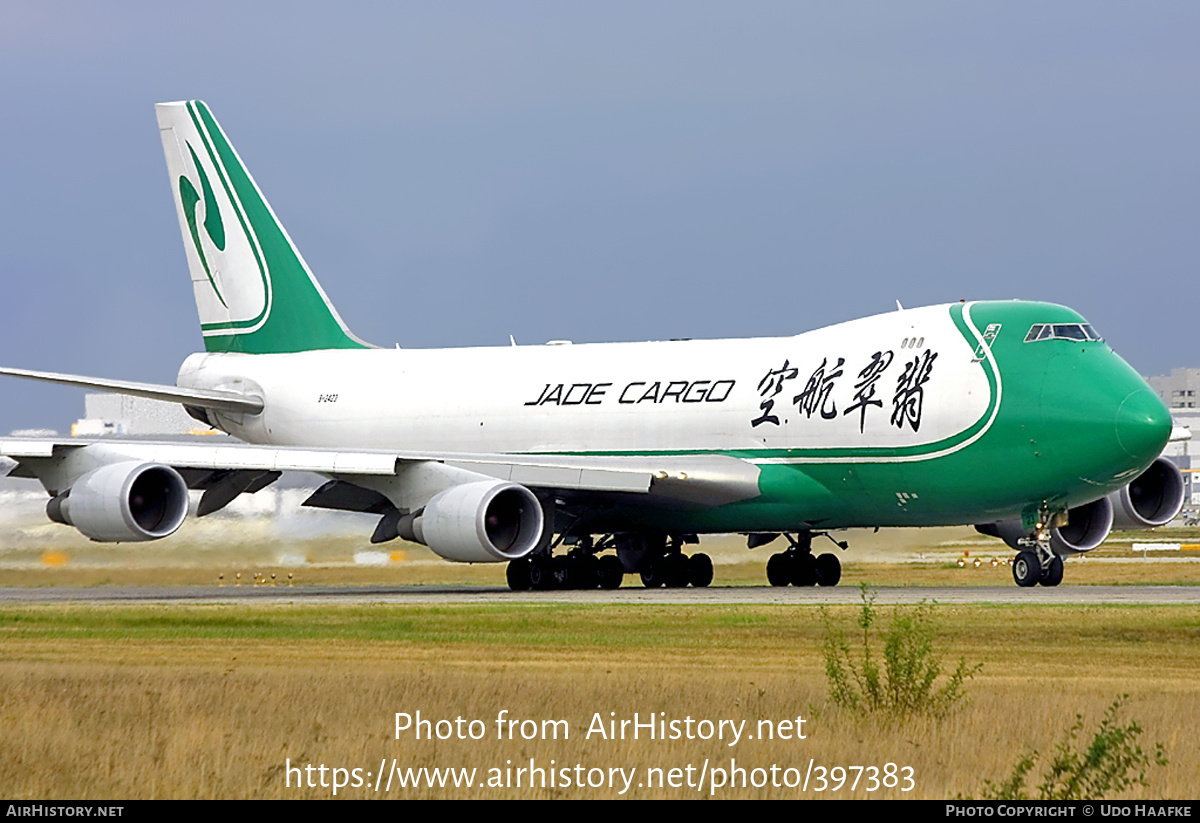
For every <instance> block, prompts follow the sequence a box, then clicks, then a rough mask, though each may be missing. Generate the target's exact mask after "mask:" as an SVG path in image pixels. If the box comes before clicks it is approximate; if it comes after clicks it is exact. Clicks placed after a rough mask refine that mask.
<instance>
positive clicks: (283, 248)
mask: <svg viewBox="0 0 1200 823" xmlns="http://www.w3.org/2000/svg"><path fill="white" fill-rule="evenodd" d="M155 111H156V113H157V115H158V128H159V132H160V134H161V136H162V142H163V151H164V152H165V154H166V156H167V170H168V171H169V172H170V177H171V193H172V195H173V196H174V198H175V210H176V212H177V213H178V216H179V226H180V229H181V230H182V232H183V245H184V248H185V250H186V252H187V259H188V269H189V272H190V274H191V278H192V288H193V290H194V292H195V297H196V310H197V312H198V313H199V315H200V328H201V332H202V333H203V335H204V346H205V348H206V349H207V350H208V351H210V352H246V353H248V354H277V353H283V352H297V351H309V350H313V349H346V348H366V347H367V344H365V343H363V342H362V341H361V340H359V339H358V338H357V337H355V336H354V335H353V334H352V333H351V332H350V330H349V329H348V328H346V324H345V323H343V322H342V319H341V318H340V317H339V316H338V313H337V311H336V310H335V309H334V308H333V304H331V303H330V302H329V298H328V297H326V295H325V292H324V291H323V290H322V289H321V286H320V284H319V283H317V280H316V278H315V277H313V275H312V272H311V271H309V268H308V265H307V264H306V263H305V262H304V258H303V257H301V256H300V252H299V251H298V250H297V249H296V247H295V245H294V244H293V243H292V240H291V238H290V237H288V234H287V231H285V230H284V228H283V225H282V224H281V223H280V222H279V220H278V218H276V216H275V212H274V211H272V210H271V206H270V205H269V204H268V203H267V200H266V198H265V197H263V195H262V192H261V191H259V188H258V186H257V184H255V182H254V179H253V178H252V177H251V176H250V172H248V171H247V170H246V167H245V165H244V164H243V163H242V160H241V158H240V157H238V154H237V152H236V151H235V150H234V148H233V145H232V144H231V143H230V142H229V140H228V138H226V136H225V132H223V131H222V130H221V127H220V126H219V125H218V124H217V121H216V120H215V119H214V118H213V116H212V113H211V112H210V111H209V110H208V107H207V106H206V105H205V104H204V103H202V102H200V101H198V100H193V101H188V102H178V103H159V104H158V105H157V106H155Z"/></svg>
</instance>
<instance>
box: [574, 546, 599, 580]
mask: <svg viewBox="0 0 1200 823" xmlns="http://www.w3.org/2000/svg"><path fill="white" fill-rule="evenodd" d="M599 585H600V561H599V560H598V559H597V558H596V556H595V555H594V554H587V555H582V556H579V557H573V558H571V588H574V589H594V588H596V587H598V586H599Z"/></svg>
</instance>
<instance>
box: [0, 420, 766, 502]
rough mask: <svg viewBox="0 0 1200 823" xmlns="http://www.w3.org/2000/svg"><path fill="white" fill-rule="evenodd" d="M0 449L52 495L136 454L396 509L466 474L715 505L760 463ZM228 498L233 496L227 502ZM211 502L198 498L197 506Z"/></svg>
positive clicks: (101, 446)
mask: <svg viewBox="0 0 1200 823" xmlns="http://www.w3.org/2000/svg"><path fill="white" fill-rule="evenodd" d="M0 455H4V456H7V457H9V458H11V459H13V460H15V461H16V462H17V464H18V465H17V467H16V468H14V469H13V470H12V471H10V473H9V474H10V475H12V476H25V477H30V476H35V477H37V478H38V479H40V480H41V481H42V483H43V485H45V486H46V488H47V490H49V491H50V492H51V493H52V494H57V493H59V492H61V491H64V490H66V489H70V488H71V487H72V486H74V485H75V483H76V482H77V481H78V480H79V478H80V477H82V476H83V475H85V474H87V473H88V472H91V471H94V470H95V469H97V468H100V467H103V466H109V465H113V464H118V463H127V462H137V463H153V464H159V465H163V466H170V467H171V468H173V469H175V470H177V471H179V472H180V473H181V474H182V476H183V477H184V479H185V481H186V482H187V485H188V486H189V487H190V488H204V489H208V488H210V487H211V485H212V484H213V483H214V482H218V481H221V480H225V481H227V482H229V481H228V478H229V477H231V476H233V475H235V474H236V475H239V477H240V480H241V481H247V482H248V484H249V485H248V486H247V488H245V489H243V490H245V491H254V490H257V488H262V486H263V485H265V483H264V484H262V485H258V486H257V488H251V486H253V485H254V484H255V483H256V482H261V481H256V480H254V478H258V477H259V476H262V475H267V474H273V475H274V476H273V477H271V479H270V481H268V482H272V481H273V480H274V479H276V478H277V477H278V473H280V472H284V471H306V472H315V473H318V474H323V475H326V476H328V477H331V478H334V479H335V480H337V481H340V482H344V483H350V484H354V485H363V486H365V487H367V488H371V489H375V490H377V491H378V490H380V489H386V490H387V491H388V492H389V494H388V496H389V497H390V498H392V499H396V498H399V499H400V501H401V507H402V508H410V509H411V508H417V507H419V506H420V505H423V503H424V500H422V497H427V496H432V493H431V490H440V489H436V487H437V486H439V485H441V486H448V485H456V484H458V483H462V482H469V481H470V480H471V479H472V476H473V477H474V479H481V478H491V479H496V480H502V481H507V482H510V483H516V484H520V485H522V486H526V487H528V488H530V489H534V490H547V491H556V492H558V491H561V492H564V493H576V494H579V493H605V494H612V493H625V494H636V495H654V496H655V497H657V498H660V499H663V500H664V501H673V502H675V503H678V504H680V505H700V506H708V505H720V504H723V503H729V502H733V501H736V500H744V499H749V498H752V497H756V496H757V495H758V467H757V466H754V465H753V464H751V463H748V462H746V461H743V460H740V459H738V458H735V457H729V456H725V455H663V456H649V457H647V456H635V457H621V456H591V455H513V454H488V453H449V452H447V453H435V452H407V451H371V450H363V451H353V450H334V449H310V448H301V447H290V446H284V447H280V446H256V445H250V444H245V443H238V442H226V443H207V442H196V441H192V440H188V441H169V440H164V441H141V440H123V439H122V440H114V439H75V438H73V439H70V440H65V439H52V438H0ZM421 469H424V470H425V472H424V475H425V476H420V477H418V476H416V475H417V471H416V470H421ZM454 472H457V473H458V474H454ZM430 474H432V476H430ZM410 478H411V479H410ZM227 493H228V492H227V491H226V492H223V493H222V496H223V495H224V494H227ZM239 493H240V492H239ZM233 497H236V494H233V496H231V497H229V500H232V499H233ZM229 500H225V501H224V503H228V502H229ZM318 500H319V499H318ZM224 503H222V505H224ZM312 505H321V503H320V502H316V503H313V504H312ZM210 506H211V504H210ZM205 508H208V511H205V510H204V509H205ZM334 508H348V506H344V505H338V506H334ZM215 510H216V509H214V508H210V507H204V506H202V509H201V513H202V514H207V513H210V512H211V511H215ZM364 510H365V509H364Z"/></svg>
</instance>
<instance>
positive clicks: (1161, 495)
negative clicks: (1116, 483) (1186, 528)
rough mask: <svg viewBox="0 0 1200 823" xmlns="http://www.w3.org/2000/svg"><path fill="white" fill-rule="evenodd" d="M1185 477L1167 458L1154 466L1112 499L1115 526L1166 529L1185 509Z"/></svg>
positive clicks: (1156, 461) (1116, 493) (1160, 459)
mask: <svg viewBox="0 0 1200 823" xmlns="http://www.w3.org/2000/svg"><path fill="white" fill-rule="evenodd" d="M1183 485H1184V484H1183V474H1182V473H1181V472H1180V471H1179V468H1178V467H1177V466H1176V465H1175V464H1174V463H1172V462H1171V461H1170V460H1168V459H1166V458H1165V457H1160V458H1158V459H1157V460H1155V461H1154V462H1153V463H1151V464H1150V468H1148V469H1146V470H1145V471H1144V472H1142V473H1141V474H1140V475H1138V477H1137V479H1136V480H1134V481H1133V482H1132V483H1130V484H1129V485H1128V486H1126V487H1125V488H1123V489H1121V490H1120V491H1115V492H1113V493H1112V494H1110V495H1109V496H1108V499H1109V500H1110V501H1111V502H1112V507H1113V527H1114V528H1118V529H1146V528H1153V527H1155V526H1165V525H1166V524H1167V523H1170V522H1171V521H1172V520H1174V519H1175V515H1177V514H1179V510H1180V509H1182V508H1183Z"/></svg>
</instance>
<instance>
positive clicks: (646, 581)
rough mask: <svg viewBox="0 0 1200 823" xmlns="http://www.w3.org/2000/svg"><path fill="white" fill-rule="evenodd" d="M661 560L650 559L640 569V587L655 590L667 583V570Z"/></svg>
mask: <svg viewBox="0 0 1200 823" xmlns="http://www.w3.org/2000/svg"><path fill="white" fill-rule="evenodd" d="M663 560H664V558H661V557H655V558H651V559H649V560H647V561H646V565H645V566H643V567H642V572H641V577H642V585H643V586H645V587H646V588H647V589H657V588H659V587H660V586H662V585H663V584H664V583H666V582H667V569H666V564H665V563H664V562H663Z"/></svg>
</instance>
